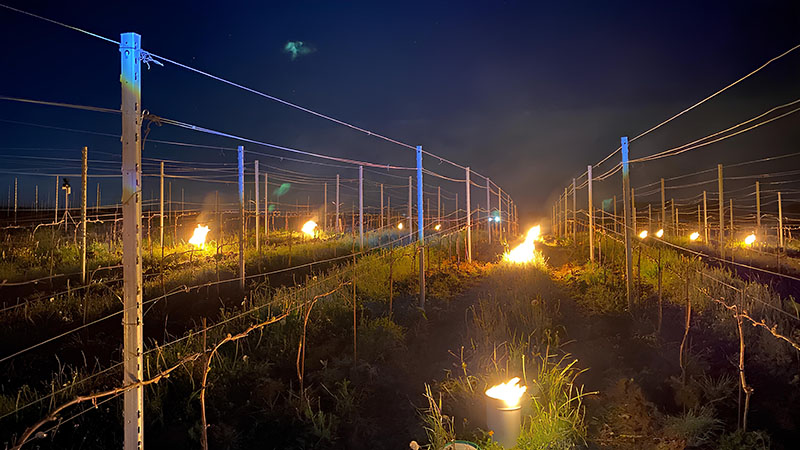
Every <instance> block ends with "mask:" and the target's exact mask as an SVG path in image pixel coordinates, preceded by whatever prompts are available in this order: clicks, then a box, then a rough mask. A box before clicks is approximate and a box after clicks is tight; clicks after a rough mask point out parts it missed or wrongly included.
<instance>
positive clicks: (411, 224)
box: [406, 177, 414, 244]
mask: <svg viewBox="0 0 800 450" xmlns="http://www.w3.org/2000/svg"><path fill="white" fill-rule="evenodd" d="M411 179H412V177H408V215H407V216H406V217H408V243H409V244H410V243H411V242H413V241H414V221H413V219H411V218H412V217H413V213H412V212H411V208H412V205H413V200H412V194H411Z"/></svg>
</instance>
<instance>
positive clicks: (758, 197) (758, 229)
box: [756, 181, 761, 236]
mask: <svg viewBox="0 0 800 450" xmlns="http://www.w3.org/2000/svg"><path fill="white" fill-rule="evenodd" d="M756 234H757V235H759V236H761V189H760V186H759V182H758V181H756Z"/></svg>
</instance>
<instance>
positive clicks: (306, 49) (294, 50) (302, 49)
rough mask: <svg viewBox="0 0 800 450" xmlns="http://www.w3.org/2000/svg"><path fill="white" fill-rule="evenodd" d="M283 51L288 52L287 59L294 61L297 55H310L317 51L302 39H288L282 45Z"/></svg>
mask: <svg viewBox="0 0 800 450" xmlns="http://www.w3.org/2000/svg"><path fill="white" fill-rule="evenodd" d="M283 51H284V52H285V53H288V54H289V59H291V60H292V61H294V60H295V59H297V58H298V57H299V56H305V55H310V54H312V53H314V52H315V51H317V49H316V48H314V47H313V46H312V45H310V44H308V43H306V42H303V41H288V42H287V43H286V45H284V46H283Z"/></svg>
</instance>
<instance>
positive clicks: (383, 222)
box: [381, 183, 386, 230]
mask: <svg viewBox="0 0 800 450" xmlns="http://www.w3.org/2000/svg"><path fill="white" fill-rule="evenodd" d="M383 213H384V211H383V183H381V230H383V227H384V226H386V223H385V220H384V216H383Z"/></svg>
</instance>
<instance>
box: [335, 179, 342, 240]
mask: <svg viewBox="0 0 800 450" xmlns="http://www.w3.org/2000/svg"><path fill="white" fill-rule="evenodd" d="M336 232H337V233H341V232H342V223H341V222H340V221H339V174H338V173H337V174H336Z"/></svg>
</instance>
